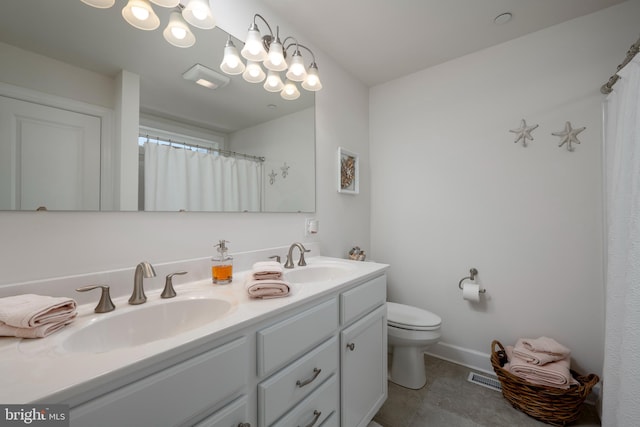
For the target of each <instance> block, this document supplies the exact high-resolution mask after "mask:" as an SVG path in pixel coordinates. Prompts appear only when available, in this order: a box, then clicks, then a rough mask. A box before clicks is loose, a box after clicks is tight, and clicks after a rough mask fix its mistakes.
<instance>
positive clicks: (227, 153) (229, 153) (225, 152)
mask: <svg viewBox="0 0 640 427" xmlns="http://www.w3.org/2000/svg"><path fill="white" fill-rule="evenodd" d="M144 136H145V138H147V142H151V143H154V144H159V145H162V143H161V142H168V143H169V144H168V145H169V146H170V147H173V144H179V145H182V146H185V147H192V148H198V149H200V150H207V151H208V152H210V153H219V154H222V155H223V156H231V157H243V158H245V159H250V160H255V161H256V162H264V161H265V158H264V157H262V156H253V155H251V154H244V153H237V152H235V151H230V150H223V149H222V148H214V147H206V146H203V145H198V144H190V143H188V142H182V141H173V140H171V139H165V138H160V137H159V136H149V135H148V134H145V135H144ZM150 139H151V140H150ZM153 139H155V141H152V140H153ZM174 148H181V147H174Z"/></svg>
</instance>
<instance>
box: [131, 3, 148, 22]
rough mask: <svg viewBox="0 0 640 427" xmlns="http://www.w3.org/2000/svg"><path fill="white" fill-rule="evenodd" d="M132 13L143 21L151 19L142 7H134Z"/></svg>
mask: <svg viewBox="0 0 640 427" xmlns="http://www.w3.org/2000/svg"><path fill="white" fill-rule="evenodd" d="M131 13H133V16H135V17H136V18H137V19H139V20H141V21H146V20H147V19H149V11H148V10H147V9H144V8H142V7H138V6H133V7H132V8H131Z"/></svg>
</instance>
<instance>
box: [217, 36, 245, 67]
mask: <svg viewBox="0 0 640 427" xmlns="http://www.w3.org/2000/svg"><path fill="white" fill-rule="evenodd" d="M220 69H221V70H222V71H224V72H225V73H227V74H230V75H232V76H233V75H236V74H240V73H242V72H243V71H244V69H245V67H244V64H243V63H242V61H241V60H240V56H239V54H238V49H236V46H235V45H234V44H233V42H232V41H231V38H229V39H228V40H227V44H226V45H225V47H224V57H223V58H222V63H221V64H220Z"/></svg>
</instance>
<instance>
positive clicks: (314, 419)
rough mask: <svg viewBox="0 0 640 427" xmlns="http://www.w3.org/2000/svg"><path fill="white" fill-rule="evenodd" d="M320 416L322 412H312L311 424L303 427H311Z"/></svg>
mask: <svg viewBox="0 0 640 427" xmlns="http://www.w3.org/2000/svg"><path fill="white" fill-rule="evenodd" d="M320 415H322V412H320V411H318V410H315V411H313V420H311V423H310V424H307V425H306V426H305V427H313V425H314V424H315V423H317V422H318V418H320ZM298 427H300V426H298Z"/></svg>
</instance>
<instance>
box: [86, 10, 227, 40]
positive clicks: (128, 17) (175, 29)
mask: <svg viewBox="0 0 640 427" xmlns="http://www.w3.org/2000/svg"><path fill="white" fill-rule="evenodd" d="M80 1H82V2H83V3H85V4H88V5H89V6H93V7H95V8H98V9H108V8H110V7H112V6H113V5H114V4H115V0H80ZM150 2H151V3H153V4H155V5H157V6H160V7H166V8H175V11H173V12H172V13H171V16H170V18H169V23H168V25H167V27H166V28H165V29H164V31H163V32H162V35H163V36H164V38H165V40H167V41H168V42H169V43H171V44H172V45H173V46H177V47H190V46H193V44H194V43H195V42H196V37H195V36H194V35H193V33H192V32H191V28H189V25H188V24H190V25H192V26H194V27H197V28H201V29H204V30H210V29H212V28H215V26H216V22H215V19H214V17H213V13H212V12H211V8H210V7H209V3H208V0H128V2H127V4H126V6H125V7H124V8H123V9H122V17H123V18H124V19H125V21H127V22H128V23H129V24H131V25H132V26H133V27H135V28H138V29H140V30H145V31H151V30H155V29H156V28H158V27H159V26H160V18H158V15H156V13H155V11H154V10H153V7H152V6H151V3H150ZM187 23H188V24H187Z"/></svg>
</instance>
